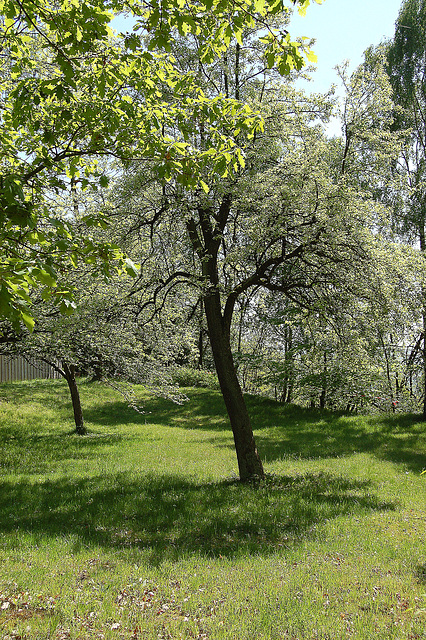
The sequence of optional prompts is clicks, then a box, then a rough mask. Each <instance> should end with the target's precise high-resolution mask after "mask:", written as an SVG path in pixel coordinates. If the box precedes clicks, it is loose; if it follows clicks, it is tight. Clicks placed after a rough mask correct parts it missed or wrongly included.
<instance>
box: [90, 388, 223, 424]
mask: <svg viewBox="0 0 426 640" xmlns="http://www.w3.org/2000/svg"><path fill="white" fill-rule="evenodd" d="M189 392H190V398H189V399H188V400H187V401H184V402H183V403H182V404H177V403H175V402H172V400H168V399H166V398H161V397H155V396H150V397H146V398H145V397H144V398H143V399H142V400H140V401H138V400H136V406H137V407H138V409H139V411H140V413H138V411H136V410H135V409H134V408H133V407H132V406H129V404H128V403H127V402H125V401H118V402H109V403H108V404H107V405H105V406H98V407H94V408H90V407H89V408H88V409H86V411H85V416H86V419H87V420H88V421H89V422H91V423H93V424H99V425H104V426H106V425H110V426H115V425H118V424H123V423H126V422H131V423H136V424H145V423H147V422H152V423H155V424H159V425H164V426H169V427H170V426H172V427H184V428H189V429H202V430H210V429H215V430H219V431H220V430H226V431H229V428H230V427H229V420H228V416H227V414H226V409H225V403H224V401H223V398H222V395H221V393H220V392H219V391H212V390H207V389H191V390H190V391H189Z"/></svg>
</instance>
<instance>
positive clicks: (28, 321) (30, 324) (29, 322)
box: [21, 311, 35, 331]
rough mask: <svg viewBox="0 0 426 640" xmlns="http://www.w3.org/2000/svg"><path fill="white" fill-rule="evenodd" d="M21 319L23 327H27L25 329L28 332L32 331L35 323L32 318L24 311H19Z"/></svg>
mask: <svg viewBox="0 0 426 640" xmlns="http://www.w3.org/2000/svg"><path fill="white" fill-rule="evenodd" d="M21 319H22V322H23V323H24V325H25V326H26V327H27V329H28V330H29V331H33V330H34V326H35V321H34V318H33V317H31V316H30V315H29V314H28V313H26V312H25V311H21Z"/></svg>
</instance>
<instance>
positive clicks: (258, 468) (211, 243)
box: [187, 196, 264, 480]
mask: <svg viewBox="0 0 426 640" xmlns="http://www.w3.org/2000/svg"><path fill="white" fill-rule="evenodd" d="M230 207H231V198H230V196H224V198H223V200H222V203H221V206H220V208H219V211H218V214H217V216H213V215H212V212H211V211H209V210H205V209H203V208H201V207H200V208H199V210H198V214H199V224H198V225H197V223H196V222H195V220H190V221H189V222H188V223H187V230H188V235H189V238H190V240H191V243H192V246H193V249H194V250H195V252H196V253H197V254H198V257H199V259H200V262H201V268H202V273H203V279H204V282H205V293H204V300H203V301H204V312H205V316H206V320H207V328H208V333H209V340H210V346H211V349H212V353H213V359H214V363H215V367H216V372H217V377H218V380H219V385H220V388H221V391H222V395H223V399H224V401H225V406H226V409H227V412H228V416H229V420H230V423H231V429H232V433H233V435H234V443H235V450H236V454H237V460H238V469H239V474H240V479H241V480H249V479H251V478H255V477H263V476H264V471H263V465H262V461H261V459H260V456H259V454H258V452H257V449H256V444H255V441H254V435H253V430H252V426H251V422H250V417H249V414H248V411H247V407H246V403H245V400H244V396H243V392H242V390H241V386H240V383H239V380H238V376H237V372H236V369H235V364H234V359H233V356H232V350H231V319H232V313H233V309H234V303H235V300H236V296H235V299H234V298H233V299H232V301H231V300H230V298H228V299H227V301H226V304H225V308H224V311H222V305H221V297H220V291H219V272H218V264H217V256H218V251H219V247H220V241H221V237H222V232H223V229H224V228H225V226H226V222H227V219H228V215H229V211H230Z"/></svg>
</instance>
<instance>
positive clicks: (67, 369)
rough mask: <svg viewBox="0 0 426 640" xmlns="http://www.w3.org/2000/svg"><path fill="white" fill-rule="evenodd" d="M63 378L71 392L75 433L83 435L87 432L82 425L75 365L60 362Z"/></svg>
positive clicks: (81, 410)
mask: <svg viewBox="0 0 426 640" xmlns="http://www.w3.org/2000/svg"><path fill="white" fill-rule="evenodd" d="M62 366H63V372H64V374H65V375H64V377H65V380H66V381H67V383H68V387H69V390H70V394H71V401H72V408H73V411H74V421H75V430H76V433H78V435H80V436H84V435H86V433H87V429H86V427H85V426H84V420H83V409H82V407H81V402H80V394H79V392H78V387H77V382H76V380H75V367H74V366H73V365H70V366H68V365H67V364H66V363H65V362H63V363H62Z"/></svg>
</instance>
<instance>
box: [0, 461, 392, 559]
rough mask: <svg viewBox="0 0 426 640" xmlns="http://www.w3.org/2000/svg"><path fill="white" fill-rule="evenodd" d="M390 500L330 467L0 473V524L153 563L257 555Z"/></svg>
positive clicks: (381, 507) (5, 529) (382, 506)
mask: <svg viewBox="0 0 426 640" xmlns="http://www.w3.org/2000/svg"><path fill="white" fill-rule="evenodd" d="M393 508H394V505H393V504H392V503H390V502H382V501H380V500H379V499H378V498H377V496H376V495H374V494H373V493H372V492H371V486H370V483H369V482H368V481H367V482H365V481H364V482H363V481H352V480H348V479H347V478H343V477H341V476H336V475H332V474H324V473H319V474H306V475H300V476H293V477H290V476H288V477H287V476H271V477H268V478H266V479H265V480H263V481H259V482H257V483H255V484H242V483H240V482H237V481H223V482H215V483H202V484H197V483H195V482H190V481H188V480H186V479H183V478H181V477H176V476H172V475H166V476H156V475H150V476H147V477H144V478H143V479H141V480H139V479H138V480H135V479H134V476H131V475H130V474H127V473H120V474H116V475H106V476H99V477H95V478H90V479H81V480H78V481H72V482H68V481H67V479H66V478H64V479H61V480H52V481H45V482H43V483H39V484H37V483H36V484H35V483H32V482H27V481H21V482H19V483H17V484H14V483H8V482H4V483H2V485H1V493H0V531H1V532H3V533H17V532H30V533H31V534H33V535H37V534H40V535H44V536H45V535H47V536H52V537H56V536H70V535H71V536H74V537H76V540H78V541H79V543H80V544H81V545H84V546H86V547H87V546H99V545H100V546H103V547H108V548H115V549H119V548H127V549H133V550H134V551H135V552H137V553H141V552H144V553H145V555H146V557H147V560H148V561H149V562H150V563H151V564H152V565H155V566H158V565H160V564H161V563H162V562H164V561H166V560H177V559H179V558H180V557H182V556H185V555H188V554H194V553H195V554H201V555H203V556H207V557H218V556H223V557H230V558H232V557H240V556H246V555H249V554H264V555H266V554H270V553H274V552H276V551H277V550H278V549H282V548H284V549H285V548H286V547H292V546H294V545H297V544H299V543H300V542H301V541H302V540H303V539H306V538H312V537H314V536H315V531H316V527H317V526H318V525H320V524H321V523H323V522H325V521H327V520H330V519H331V518H335V517H339V516H344V515H352V514H363V513H367V512H371V511H379V510H390V509H393ZM12 539H13V538H12ZM77 544H78V543H77Z"/></svg>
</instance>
